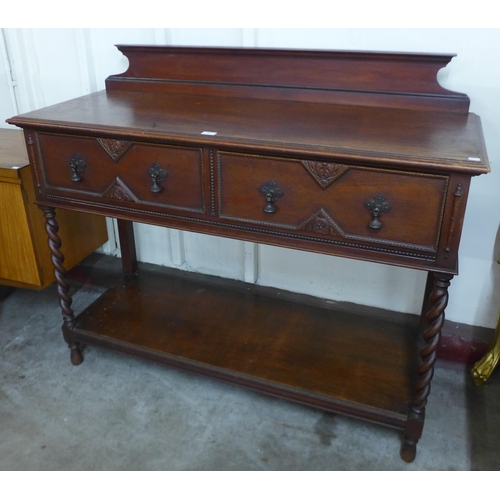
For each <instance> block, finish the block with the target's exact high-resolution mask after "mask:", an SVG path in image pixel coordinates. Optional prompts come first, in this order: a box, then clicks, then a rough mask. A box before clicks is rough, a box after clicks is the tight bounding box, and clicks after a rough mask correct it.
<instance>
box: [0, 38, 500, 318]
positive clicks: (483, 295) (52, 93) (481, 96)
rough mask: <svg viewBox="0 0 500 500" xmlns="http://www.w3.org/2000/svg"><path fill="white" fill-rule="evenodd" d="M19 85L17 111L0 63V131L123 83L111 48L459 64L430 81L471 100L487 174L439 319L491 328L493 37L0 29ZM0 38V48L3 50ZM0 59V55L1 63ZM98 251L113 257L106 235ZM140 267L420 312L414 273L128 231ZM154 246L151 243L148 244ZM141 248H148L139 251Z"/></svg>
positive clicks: (499, 75) (475, 194)
mask: <svg viewBox="0 0 500 500" xmlns="http://www.w3.org/2000/svg"><path fill="white" fill-rule="evenodd" d="M2 33H3V35H4V38H5V41H6V48H7V53H8V59H9V62H10V64H11V65H12V70H13V74H14V79H15V80H16V82H17V85H16V86H15V87H14V89H15V99H13V97H12V95H11V93H10V92H9V86H8V74H7V73H8V72H7V70H6V68H5V65H4V61H3V59H2V60H0V62H1V63H2V64H0V119H1V120H0V126H7V125H6V124H5V123H3V121H4V119H5V118H8V117H9V116H11V115H12V114H14V113H15V112H17V111H16V106H17V109H18V111H19V112H27V111H29V110H32V109H36V108H39V107H42V106H46V105H49V104H53V103H56V102H61V101H64V100H66V99H70V98H72V97H76V96H79V95H83V94H86V93H89V92H92V91H95V90H100V89H102V88H104V79H105V78H106V77H107V76H108V75H110V74H116V73H120V72H122V71H124V69H125V68H126V67H127V61H126V58H124V57H123V56H122V55H121V54H120V53H119V52H118V51H117V50H116V49H115V48H114V44H118V43H145V44H175V45H217V46H256V47H295V48H322V49H346V50H384V51H407V52H446V53H450V52H451V53H457V54H458V57H456V58H455V59H454V60H453V61H452V62H451V63H450V64H449V65H448V67H447V68H446V69H444V70H442V71H441V72H440V74H439V76H438V79H439V81H440V83H441V84H442V85H443V86H444V87H446V88H449V89H450V90H456V91H459V92H464V93H466V94H468V95H469V97H470V99H471V111H472V112H475V113H477V114H479V115H480V116H481V119H482V122H483V128H484V134H485V139H486V146H487V149H488V154H489V157H490V162H491V166H492V173H491V174H489V175H486V176H481V177H479V178H476V179H474V180H473V183H472V188H471V193H470V197H469V204H468V212H467V215H466V220H465V225H464V230H463V237H462V245H461V259H460V276H459V277H457V278H455V279H454V281H453V283H452V287H451V289H450V292H451V293H450V302H449V306H448V309H447V317H448V318H449V319H451V320H453V321H459V322H463V323H467V324H473V325H479V326H486V327H493V326H494V325H495V322H496V316H497V308H498V303H499V299H500V275H499V273H500V270H499V268H500V266H499V265H498V264H496V259H497V258H498V257H500V255H499V246H500V241H499V242H498V243H497V232H498V228H499V221H500V203H498V196H497V192H498V188H499V187H500V169H497V168H496V166H497V163H498V161H499V160H500V146H499V141H498V137H500V118H499V117H500V65H499V64H495V62H496V61H497V59H498V55H497V52H498V47H499V46H500V30H499V29H361V28H359V29H352V28H349V29H337V28H326V29H317V28H314V29H302V28H293V29H277V28H265V29H252V28H242V29H240V28H228V29H220V28H219V29H208V28H203V29H189V28H172V29H158V28H154V29H153V28H151V29H148V28H143V29H81V28H78V29H40V28H36V29H11V28H7V29H3V30H2ZM1 40H2V39H1V38H0V42H1ZM0 57H1V53H0ZM108 227H109V230H110V235H111V240H110V243H109V244H108V245H106V246H105V247H104V248H103V251H104V252H106V253H116V252H117V250H116V248H115V247H116V243H115V239H114V235H113V228H114V225H113V224H112V222H109V224H108ZM136 240H137V246H138V254H139V259H140V260H141V261H144V262H151V263H156V264H162V265H166V266H172V267H178V268H182V269H189V270H195V271H199V272H203V273H208V274H215V275H219V276H224V277H229V278H235V279H240V280H243V279H244V280H247V281H255V280H257V282H258V283H260V284H263V285H271V286H276V287H280V288H286V289H289V290H294V291H300V292H303V293H309V294H311V295H318V296H321V297H327V298H330V299H332V300H344V301H349V302H356V303H360V304H367V305H373V306H377V307H384V308H387V309H393V310H397V311H405V312H414V313H417V312H419V308H420V297H421V293H422V289H423V285H424V281H425V276H424V273H422V272H417V271H411V270H406V269H399V268H393V267H389V266H383V265H376V264H370V263H365V262H356V261H350V260H346V259H340V258H335V257H328V256H324V255H312V254H307V253H304V252H299V251H294V250H283V249H277V248H273V247H269V246H264V245H258V246H257V245H254V244H249V243H243V242H239V241H233V240H227V239H222V238H215V237H209V236H203V235H196V234H191V233H182V232H179V231H174V230H167V229H162V228H157V227H153V226H145V225H136ZM151 241H152V243H151ZM148 242H149V243H148Z"/></svg>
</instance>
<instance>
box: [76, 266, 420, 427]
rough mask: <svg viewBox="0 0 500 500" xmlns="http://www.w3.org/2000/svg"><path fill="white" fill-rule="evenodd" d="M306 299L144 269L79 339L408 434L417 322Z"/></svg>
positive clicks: (81, 328)
mask: <svg viewBox="0 0 500 500" xmlns="http://www.w3.org/2000/svg"><path fill="white" fill-rule="evenodd" d="M282 295H285V296H286V298H282ZM302 299H303V297H302V296H300V295H294V294H290V293H289V292H286V293H283V294H282V293H280V292H279V291H277V290H275V289H269V288H263V287H258V286H255V285H247V284H244V283H239V282H235V281H232V280H222V279H220V278H213V279H212V278H207V277H204V278H203V279H200V278H198V277H196V276H195V277H193V276H191V273H179V272H177V273H174V274H168V273H163V272H161V273H159V272H154V271H147V270H141V271H140V272H139V274H138V275H136V276H131V277H124V278H120V280H119V281H118V282H117V283H116V284H115V285H114V286H113V287H111V288H110V289H108V290H107V291H106V292H105V293H104V294H103V295H101V296H100V297H99V298H98V299H97V300H96V301H95V302H94V303H93V304H91V305H90V306H89V307H88V308H87V309H86V310H85V311H83V312H82V313H81V314H80V315H79V316H78V317H77V320H76V325H75V329H74V338H75V340H77V341H79V342H82V343H87V344H93V345H98V346H101V347H107V348H112V349H114V350H118V351H121V352H124V353H128V354H132V355H135V356H139V357H141V358H147V359H150V360H152V361H156V362H160V363H164V364H167V365H170V366H174V367H177V368H182V369H186V370H189V371H191V372H195V373H199V374H203V375H207V376H210V377H212V378H216V379H219V380H225V381H227V382H231V383H234V384H237V385H240V386H244V387H248V388H251V389H254V390H258V391H261V392H264V393H267V394H272V395H275V396H281V397H284V398H286V399H289V400H293V401H297V402H301V403H305V404H308V405H311V406H315V407H319V408H323V409H326V410H331V411H335V412H338V413H343V414H347V415H352V416H355V417H358V418H363V419H368V420H373V421H377V422H380V423H383V424H386V425H389V426H392V427H397V428H403V427H404V425H405V423H406V420H407V412H408V405H409V402H410V398H411V387H412V379H413V375H414V374H415V373H416V361H417V351H416V343H417V342H416V340H417V334H416V330H417V325H408V324H406V323H397V322H391V321H387V320H385V319H380V318H377V317H368V316H367V317H363V316H360V315H358V314H353V313H347V312H342V311H338V310H335V309H334V308H333V307H331V306H330V305H329V304H328V302H327V301H325V300H322V299H313V298H311V297H308V298H307V300H305V301H304V300H302ZM301 300H302V301H301ZM304 302H305V303H304Z"/></svg>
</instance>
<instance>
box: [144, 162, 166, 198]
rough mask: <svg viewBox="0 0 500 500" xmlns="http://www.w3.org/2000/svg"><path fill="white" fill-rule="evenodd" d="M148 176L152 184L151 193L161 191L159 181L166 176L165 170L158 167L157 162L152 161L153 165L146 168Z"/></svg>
mask: <svg viewBox="0 0 500 500" xmlns="http://www.w3.org/2000/svg"><path fill="white" fill-rule="evenodd" d="M148 173H149V176H150V177H151V181H152V182H153V185H152V186H151V192H152V193H159V192H160V191H161V189H162V188H161V186H160V184H161V181H162V180H163V179H165V177H167V175H168V174H167V171H166V170H164V169H163V168H161V167H160V164H159V163H153V166H152V167H151V168H150V169H149V170H148Z"/></svg>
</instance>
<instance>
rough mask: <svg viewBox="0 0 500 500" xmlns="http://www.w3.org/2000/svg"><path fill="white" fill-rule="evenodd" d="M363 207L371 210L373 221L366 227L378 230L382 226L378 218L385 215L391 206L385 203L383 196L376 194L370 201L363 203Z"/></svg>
mask: <svg viewBox="0 0 500 500" xmlns="http://www.w3.org/2000/svg"><path fill="white" fill-rule="evenodd" d="M365 207H366V208H367V209H368V210H371V212H372V216H373V219H372V220H371V221H370V222H369V223H368V227H371V228H372V229H380V228H381V227H382V226H383V224H382V222H380V220H379V218H380V217H381V216H382V214H383V213H387V212H388V211H389V210H390V209H391V205H390V204H389V203H388V202H387V201H385V196H384V195H383V194H377V195H376V196H374V198H373V199H372V200H368V201H365Z"/></svg>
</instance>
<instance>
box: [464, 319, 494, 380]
mask: <svg viewBox="0 0 500 500" xmlns="http://www.w3.org/2000/svg"><path fill="white" fill-rule="evenodd" d="M499 359H500V318H499V320H498V322H497V326H496V329H495V336H494V338H493V340H492V342H491V344H490V347H489V348H488V351H486V354H485V355H484V356H483V357H482V358H481V359H480V360H479V361H478V362H477V363H475V364H474V366H473V367H472V370H471V374H472V380H473V381H474V384H475V385H477V386H480V385H483V384H484V383H485V382H486V381H487V380H488V379H489V378H490V376H491V374H492V373H493V370H494V369H495V367H496V365H497V364H498V360H499Z"/></svg>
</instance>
